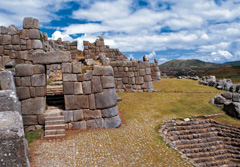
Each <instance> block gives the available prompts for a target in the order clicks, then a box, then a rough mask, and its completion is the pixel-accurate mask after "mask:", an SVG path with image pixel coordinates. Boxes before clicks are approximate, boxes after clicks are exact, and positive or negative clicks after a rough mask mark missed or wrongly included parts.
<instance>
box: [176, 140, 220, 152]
mask: <svg viewBox="0 0 240 167" xmlns="http://www.w3.org/2000/svg"><path fill="white" fill-rule="evenodd" d="M221 144H223V141H221V140H218V141H213V142H207V143H196V144H189V145H179V146H177V147H176V148H177V149H178V150H182V149H197V148H200V149H202V148H206V147H211V146H218V145H221Z"/></svg>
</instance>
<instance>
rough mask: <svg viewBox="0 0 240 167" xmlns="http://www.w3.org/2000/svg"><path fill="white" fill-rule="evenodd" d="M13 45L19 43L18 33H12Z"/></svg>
mask: <svg viewBox="0 0 240 167" xmlns="http://www.w3.org/2000/svg"><path fill="white" fill-rule="evenodd" d="M11 43H12V44H13V45H20V38H19V36H18V35H13V36H12V42H11Z"/></svg>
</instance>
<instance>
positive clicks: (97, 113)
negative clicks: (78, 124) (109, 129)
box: [83, 110, 102, 120]
mask: <svg viewBox="0 0 240 167" xmlns="http://www.w3.org/2000/svg"><path fill="white" fill-rule="evenodd" d="M83 115H84V120H90V119H97V118H101V117H102V115H101V110H83Z"/></svg>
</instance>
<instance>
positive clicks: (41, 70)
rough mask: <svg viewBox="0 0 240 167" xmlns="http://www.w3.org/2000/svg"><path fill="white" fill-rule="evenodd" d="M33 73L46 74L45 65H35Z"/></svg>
mask: <svg viewBox="0 0 240 167" xmlns="http://www.w3.org/2000/svg"><path fill="white" fill-rule="evenodd" d="M33 73H34V74H45V67H44V66H43V65H34V66H33Z"/></svg>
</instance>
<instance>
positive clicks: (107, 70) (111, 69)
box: [104, 66, 114, 76]
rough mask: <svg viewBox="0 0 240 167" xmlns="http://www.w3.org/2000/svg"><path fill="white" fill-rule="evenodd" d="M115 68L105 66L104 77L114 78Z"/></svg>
mask: <svg viewBox="0 0 240 167" xmlns="http://www.w3.org/2000/svg"><path fill="white" fill-rule="evenodd" d="M113 74H114V73H113V68H112V67H111V66H104V75H105V76H109V75H110V76H113Z"/></svg>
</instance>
